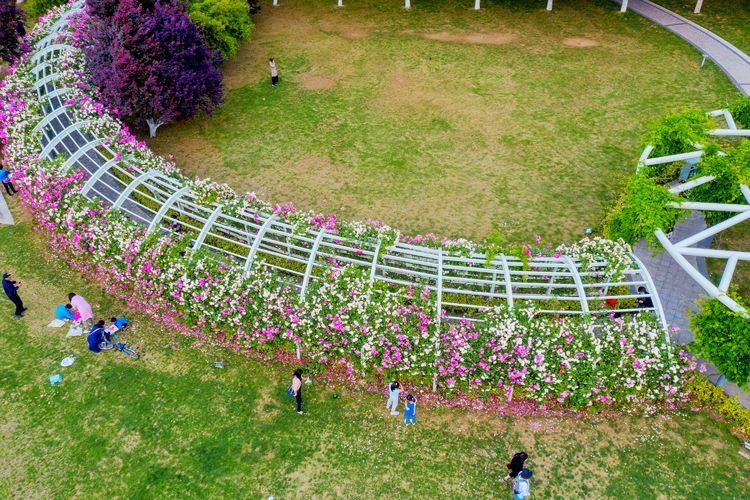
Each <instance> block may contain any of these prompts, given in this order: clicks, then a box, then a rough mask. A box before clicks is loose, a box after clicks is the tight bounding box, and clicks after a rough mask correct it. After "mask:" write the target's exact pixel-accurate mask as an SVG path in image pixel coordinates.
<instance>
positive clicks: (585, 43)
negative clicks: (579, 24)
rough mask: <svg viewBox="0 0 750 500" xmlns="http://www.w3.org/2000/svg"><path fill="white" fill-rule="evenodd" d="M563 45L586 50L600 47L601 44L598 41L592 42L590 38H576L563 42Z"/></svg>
mask: <svg viewBox="0 0 750 500" xmlns="http://www.w3.org/2000/svg"><path fill="white" fill-rule="evenodd" d="M563 45H565V46H566V47H575V48H578V49H585V48H589V47H598V46H599V45H600V44H599V42H597V41H596V40H592V39H590V38H581V37H575V36H574V37H570V38H566V39H565V40H563Z"/></svg>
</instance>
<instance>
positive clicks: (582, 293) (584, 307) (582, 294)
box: [564, 255, 589, 313]
mask: <svg viewBox="0 0 750 500" xmlns="http://www.w3.org/2000/svg"><path fill="white" fill-rule="evenodd" d="M564 260H565V263H566V264H568V268H569V269H570V272H571V273H572V274H573V281H575V284H576V289H577V290H578V297H579V298H580V299H581V311H583V312H584V313H587V312H589V301H588V299H587V298H586V289H585V288H584V287H583V281H581V275H580V274H579V273H578V268H577V267H576V265H575V263H574V262H573V259H571V258H570V257H568V256H567V255H566V256H565V257H564Z"/></svg>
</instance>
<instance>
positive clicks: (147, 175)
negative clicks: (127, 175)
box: [112, 170, 158, 209]
mask: <svg viewBox="0 0 750 500" xmlns="http://www.w3.org/2000/svg"><path fill="white" fill-rule="evenodd" d="M157 173H158V172H157V171H156V170H147V171H145V172H143V173H142V174H141V175H139V176H138V177H136V178H135V179H133V180H132V181H131V182H130V184H128V186H127V187H126V188H125V189H124V190H123V192H122V193H120V196H118V198H117V200H115V203H114V205H112V208H114V209H117V208H120V207H121V206H122V204H123V203H125V200H127V199H128V196H130V195H131V194H132V193H133V191H135V190H136V189H137V188H138V186H140V185H141V184H143V183H144V182H146V181H147V180H149V179H151V178H153V177H156V175H157Z"/></svg>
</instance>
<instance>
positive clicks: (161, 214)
mask: <svg viewBox="0 0 750 500" xmlns="http://www.w3.org/2000/svg"><path fill="white" fill-rule="evenodd" d="M189 191H190V188H189V187H187V186H185V187H183V188H180V189H178V190H177V191H175V192H174V193H172V196H170V197H169V198H167V201H165V202H164V204H163V205H162V206H161V208H159V211H158V212H156V215H154V218H153V219H152V220H151V224H149V225H148V232H149V233H151V232H153V231H154V230H156V229H157V228H158V227H159V225H160V224H161V221H162V219H163V218H164V216H165V215H166V214H167V212H168V211H169V209H170V208H172V205H174V203H175V202H176V201H177V199H178V198H180V197H181V196H182V195H184V194H185V193H187V192H189Z"/></svg>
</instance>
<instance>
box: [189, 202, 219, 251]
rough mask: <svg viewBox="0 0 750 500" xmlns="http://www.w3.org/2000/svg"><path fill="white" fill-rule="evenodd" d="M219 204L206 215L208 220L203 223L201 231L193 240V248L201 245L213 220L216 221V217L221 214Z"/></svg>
mask: <svg viewBox="0 0 750 500" xmlns="http://www.w3.org/2000/svg"><path fill="white" fill-rule="evenodd" d="M221 209H222V207H221V206H218V207H216V208H215V209H214V211H213V212H211V215H210V216H209V217H208V220H207V221H206V223H205V224H203V227H202V228H201V232H200V233H199V234H198V237H197V238H196V239H195V242H193V250H198V249H200V247H201V245H203V242H204V241H205V240H206V236H208V232H209V231H210V230H211V226H213V225H214V222H216V219H218V218H219V216H220V215H221Z"/></svg>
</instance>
